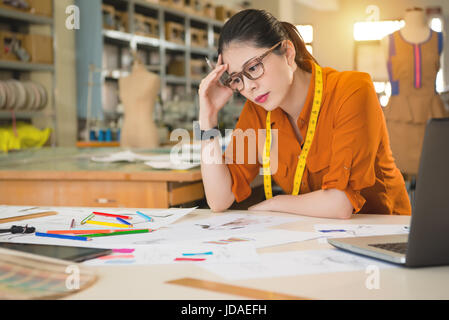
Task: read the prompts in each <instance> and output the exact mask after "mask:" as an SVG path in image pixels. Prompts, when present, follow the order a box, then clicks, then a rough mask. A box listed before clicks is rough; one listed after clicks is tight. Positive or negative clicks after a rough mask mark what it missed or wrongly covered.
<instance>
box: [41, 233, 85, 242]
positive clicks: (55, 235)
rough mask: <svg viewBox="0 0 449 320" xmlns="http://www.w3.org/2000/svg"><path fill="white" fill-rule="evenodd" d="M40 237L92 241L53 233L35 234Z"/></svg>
mask: <svg viewBox="0 0 449 320" xmlns="http://www.w3.org/2000/svg"><path fill="white" fill-rule="evenodd" d="M34 234H35V235H36V236H38V237H48V238H57V239H67V240H81V241H90V240H92V239H90V238H88V237H80V236H67V235H63V234H52V233H43V232H36V233H34Z"/></svg>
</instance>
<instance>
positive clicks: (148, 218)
mask: <svg viewBox="0 0 449 320" xmlns="http://www.w3.org/2000/svg"><path fill="white" fill-rule="evenodd" d="M136 213H137V214H138V215H139V216H141V217H143V218H145V219H147V220H148V221H150V222H152V221H153V218H151V217H149V216H147V215H146V214H144V213H142V212H140V211H136Z"/></svg>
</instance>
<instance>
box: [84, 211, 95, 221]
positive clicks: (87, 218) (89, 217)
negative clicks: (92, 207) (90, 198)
mask: <svg viewBox="0 0 449 320" xmlns="http://www.w3.org/2000/svg"><path fill="white" fill-rule="evenodd" d="M94 216H95V215H94V214H93V213H91V214H90V215H88V216H87V217H85V218H84V219H83V220H81V224H85V223H86V222H87V221H88V220H90V219H92V218H93V217H94Z"/></svg>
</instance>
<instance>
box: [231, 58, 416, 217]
mask: <svg viewBox="0 0 449 320" xmlns="http://www.w3.org/2000/svg"><path fill="white" fill-rule="evenodd" d="M312 65H313V64H312ZM314 84H315V66H314V65H313V68H312V77H311V81H310V85H309V89H308V93H307V98H306V101H305V104H304V107H303V109H302V111H301V114H300V115H299V118H298V121H297V125H298V128H299V130H300V133H301V136H302V137H303V141H304V138H305V136H306V133H307V126H308V122H309V116H310V112H311V109H312V101H313V95H314ZM266 115H267V111H266V110H265V109H263V108H262V107H261V106H259V105H257V104H255V103H253V102H251V101H249V100H248V101H246V103H245V105H244V107H243V110H242V112H241V114H240V118H239V120H238V122H237V125H236V129H241V130H234V132H233V137H232V140H231V142H233V143H231V144H230V145H229V146H228V149H227V150H226V153H225V155H224V158H225V159H226V160H225V161H226V163H227V166H228V168H229V171H230V173H231V176H232V181H233V184H232V192H233V193H234V196H235V199H236V201H237V202H241V201H243V200H245V199H246V198H247V197H249V196H250V194H251V187H250V183H251V181H252V180H253V179H254V178H255V177H256V176H257V175H258V174H263V173H262V151H263V146H264V143H265V135H264V133H263V134H262V135H261V134H258V132H259V129H265V121H266ZM271 128H272V130H276V129H277V137H276V136H274V137H273V146H272V151H271V155H270V163H271V171H272V174H273V176H272V179H274V181H275V182H276V183H277V184H278V185H279V186H280V187H281V188H282V189H283V191H284V192H285V193H286V194H291V192H292V190H293V180H294V175H295V170H296V165H297V162H298V158H299V155H300V152H301V147H302V145H301V144H300V142H299V141H298V139H297V137H296V134H295V130H294V129H293V127H292V125H291V123H290V121H289V119H288V117H287V114H286V113H285V112H284V111H283V110H282V109H281V108H276V109H275V110H273V111H272V112H271ZM247 129H253V130H252V131H253V132H255V138H256V140H255V146H254V145H252V143H248V141H250V140H249V138H248V137H249V136H250V134H248V131H247ZM250 131H251V130H250ZM261 132H264V131H261ZM237 140H242V141H244V142H245V148H243V152H244V161H242V160H241V159H242V158H241V157H242V155H239V153H238V152H237V147H236V145H237V144H236V141H237ZM301 143H303V142H301ZM254 149H255V152H256V154H257V158H256V157H254V156H252V155H251V154H250V152H253V151H251V150H254ZM229 154H230V155H229ZM239 157H240V161H239ZM254 158H256V160H255V161H254ZM320 189H338V190H342V191H344V192H345V193H346V195H347V196H348V198H349V200H350V201H351V203H352V206H353V207H354V213H374V214H401V215H410V214H411V206H410V201H409V198H408V195H407V191H406V188H405V183H404V179H403V177H402V175H401V173H400V171H399V170H398V168H397V167H396V165H395V163H394V159H393V156H392V153H391V149H390V143H389V138H388V133H387V129H386V124H385V119H384V115H383V112H382V109H381V106H380V104H379V101H378V98H377V95H376V92H375V90H374V86H373V83H372V80H371V77H370V76H369V75H368V74H367V73H362V72H356V71H345V72H338V71H336V70H334V69H332V68H323V98H322V104H321V110H320V114H319V118H318V125H317V128H316V132H315V136H314V138H313V143H312V146H311V149H310V151H309V154H308V157H307V160H306V169H305V171H304V175H303V178H302V183H301V188H300V193H299V194H300V195H301V194H304V193H308V192H312V191H316V190H320Z"/></svg>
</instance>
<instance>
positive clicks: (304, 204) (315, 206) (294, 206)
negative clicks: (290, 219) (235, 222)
mask: <svg viewBox="0 0 449 320" xmlns="http://www.w3.org/2000/svg"><path fill="white" fill-rule="evenodd" d="M353 209H354V208H353V207H352V204H351V202H350V201H349V199H348V197H347V196H346V194H345V193H344V192H343V191H341V190H337V189H329V190H317V191H314V192H310V193H306V194H302V195H299V196H293V195H279V196H275V197H273V198H271V199H269V200H266V201H263V202H261V203H259V204H256V205H254V206H252V207H250V208H249V210H254V211H256V210H261V211H279V212H288V213H294V214H299V215H304V216H311V217H318V218H334V219H349V218H351V215H352V211H353Z"/></svg>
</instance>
